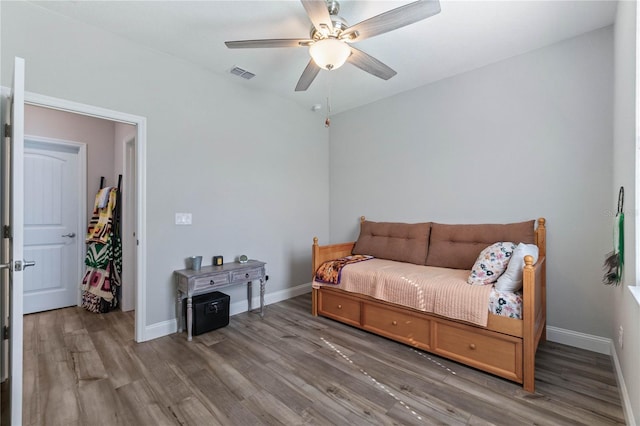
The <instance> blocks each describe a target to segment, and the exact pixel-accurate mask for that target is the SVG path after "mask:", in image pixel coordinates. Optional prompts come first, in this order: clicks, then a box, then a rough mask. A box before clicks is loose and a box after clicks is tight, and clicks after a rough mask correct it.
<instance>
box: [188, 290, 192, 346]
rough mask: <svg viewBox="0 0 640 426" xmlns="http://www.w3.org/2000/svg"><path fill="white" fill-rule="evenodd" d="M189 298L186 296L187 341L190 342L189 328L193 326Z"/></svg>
mask: <svg viewBox="0 0 640 426" xmlns="http://www.w3.org/2000/svg"><path fill="white" fill-rule="evenodd" d="M191 302H192V301H191V296H187V340H188V341H189V342H190V341H191V327H192V326H193V306H192V304H191Z"/></svg>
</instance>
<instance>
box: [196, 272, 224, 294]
mask: <svg viewBox="0 0 640 426" xmlns="http://www.w3.org/2000/svg"><path fill="white" fill-rule="evenodd" d="M229 282H230V281H229V274H227V273H222V274H216V275H207V276H206V277H201V278H196V280H195V285H194V287H193V290H194V291H196V290H200V289H203V288H207V287H214V286H218V285H225V284H229Z"/></svg>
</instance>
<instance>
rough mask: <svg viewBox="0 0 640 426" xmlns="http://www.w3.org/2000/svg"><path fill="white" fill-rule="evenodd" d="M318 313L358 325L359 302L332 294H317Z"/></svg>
mask: <svg viewBox="0 0 640 426" xmlns="http://www.w3.org/2000/svg"><path fill="white" fill-rule="evenodd" d="M319 297H320V309H319V312H318V313H319V314H320V315H324V316H327V317H329V318H333V319H336V320H338V321H342V322H344V323H347V324H350V325H355V326H357V327H360V302H359V301H357V300H353V299H349V298H345V297H339V296H336V295H333V294H328V293H323V292H322V291H321V292H320V294H319Z"/></svg>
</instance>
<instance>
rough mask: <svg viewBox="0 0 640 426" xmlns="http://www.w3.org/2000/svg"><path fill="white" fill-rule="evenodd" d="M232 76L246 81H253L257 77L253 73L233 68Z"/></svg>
mask: <svg viewBox="0 0 640 426" xmlns="http://www.w3.org/2000/svg"><path fill="white" fill-rule="evenodd" d="M230 72H231V74H233V75H237V76H238V77H242V78H244V79H245V80H251V79H252V78H253V77H255V76H256V75H255V74H254V73H252V72H249V71H247V70H243V69H242V68H240V67H233V68H231V71H230Z"/></svg>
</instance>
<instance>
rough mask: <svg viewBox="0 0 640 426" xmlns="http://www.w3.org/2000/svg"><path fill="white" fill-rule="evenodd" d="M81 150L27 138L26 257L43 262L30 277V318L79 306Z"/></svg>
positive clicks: (27, 305) (26, 305) (26, 281)
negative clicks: (39, 313)
mask: <svg viewBox="0 0 640 426" xmlns="http://www.w3.org/2000/svg"><path fill="white" fill-rule="evenodd" d="M80 148H81V147H80V146H73V145H70V144H65V143H55V142H53V141H46V140H43V139H37V138H31V137H26V138H25V149H24V194H25V195H24V255H25V257H27V258H29V259H32V260H35V261H36V264H37V266H36V267H34V268H30V269H28V270H27V271H25V273H24V313H25V314H30V313H32V312H41V311H46V310H50V309H57V308H64V307H67V306H74V305H77V304H78V300H79V294H80V280H81V279H82V277H81V273H80V269H79V268H80V264H81V259H82V254H81V251H79V245H81V244H82V243H83V242H84V234H83V232H82V231H81V230H80V225H79V223H80V218H79V214H80V208H79V207H80V206H79V198H80V197H79V194H81V193H82V192H81V191H83V190H84V189H83V188H84V185H81V173H82V172H81V168H80V167H81V158H80ZM83 210H84V209H83Z"/></svg>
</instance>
